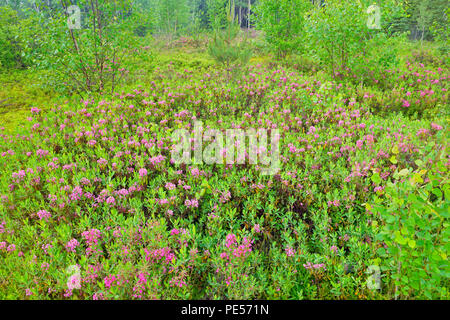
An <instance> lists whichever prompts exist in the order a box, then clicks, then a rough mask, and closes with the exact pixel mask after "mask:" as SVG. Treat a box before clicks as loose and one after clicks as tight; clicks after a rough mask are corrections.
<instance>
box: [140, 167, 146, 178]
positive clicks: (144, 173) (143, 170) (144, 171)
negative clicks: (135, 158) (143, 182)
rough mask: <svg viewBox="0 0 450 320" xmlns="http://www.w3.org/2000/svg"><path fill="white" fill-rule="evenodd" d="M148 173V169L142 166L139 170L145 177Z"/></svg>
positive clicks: (141, 175)
mask: <svg viewBox="0 0 450 320" xmlns="http://www.w3.org/2000/svg"><path fill="white" fill-rule="evenodd" d="M146 175H147V170H146V169H144V168H142V169H140V170H139V176H140V177H141V178H143V177H145V176H146Z"/></svg>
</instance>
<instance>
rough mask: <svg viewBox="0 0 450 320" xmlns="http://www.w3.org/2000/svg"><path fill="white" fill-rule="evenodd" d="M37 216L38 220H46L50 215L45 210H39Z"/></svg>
mask: <svg viewBox="0 0 450 320" xmlns="http://www.w3.org/2000/svg"><path fill="white" fill-rule="evenodd" d="M37 216H38V217H39V219H40V220H48V219H49V218H50V217H51V214H50V213H49V212H48V211H46V210H40V211H38V212H37Z"/></svg>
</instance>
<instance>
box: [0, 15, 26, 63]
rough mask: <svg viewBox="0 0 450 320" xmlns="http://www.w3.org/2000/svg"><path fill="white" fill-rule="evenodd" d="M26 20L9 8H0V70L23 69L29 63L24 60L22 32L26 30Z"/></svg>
mask: <svg viewBox="0 0 450 320" xmlns="http://www.w3.org/2000/svg"><path fill="white" fill-rule="evenodd" d="M27 22H28V20H26V19H21V18H20V17H19V15H18V14H17V12H16V11H14V10H13V9H12V8H9V7H0V68H1V67H2V66H3V67H5V68H24V67H26V66H27V65H28V63H29V61H27V59H25V58H24V56H23V54H22V53H23V50H24V46H25V43H24V39H23V37H22V32H26V30H24V29H25V28H27Z"/></svg>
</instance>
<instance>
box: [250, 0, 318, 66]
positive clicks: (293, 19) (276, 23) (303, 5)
mask: <svg viewBox="0 0 450 320" xmlns="http://www.w3.org/2000/svg"><path fill="white" fill-rule="evenodd" d="M311 7H312V4H311V1H309V0H280V1H271V0H260V1H259V2H258V6H257V7H256V26H257V28H258V29H260V30H262V31H263V32H264V35H265V39H266V41H267V43H268V44H269V46H270V48H271V49H272V51H273V52H275V53H276V55H277V57H279V58H284V57H285V56H286V55H287V54H289V53H292V52H297V53H301V52H303V49H304V48H305V42H304V33H305V30H304V24H305V16H306V13H307V12H308V10H309V9H311Z"/></svg>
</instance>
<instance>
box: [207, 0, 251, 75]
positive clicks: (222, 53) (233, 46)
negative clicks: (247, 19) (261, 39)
mask: <svg viewBox="0 0 450 320" xmlns="http://www.w3.org/2000/svg"><path fill="white" fill-rule="evenodd" d="M226 17H227V25H226V27H225V29H223V30H222V29H216V30H215V31H214V38H213V40H212V42H211V43H210V45H209V48H208V49H209V54H210V55H211V56H212V57H213V58H214V59H215V60H216V61H217V62H218V63H219V64H222V65H224V66H225V67H226V70H227V73H228V76H229V77H230V75H231V72H232V71H234V70H237V69H239V68H240V67H242V66H244V65H246V64H247V63H248V61H249V60H250V57H251V50H250V49H249V48H248V47H247V43H246V40H245V39H244V41H242V42H239V40H238V35H239V32H240V27H239V24H238V22H237V21H236V16H235V2H234V0H228V4H227V7H226Z"/></svg>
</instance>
